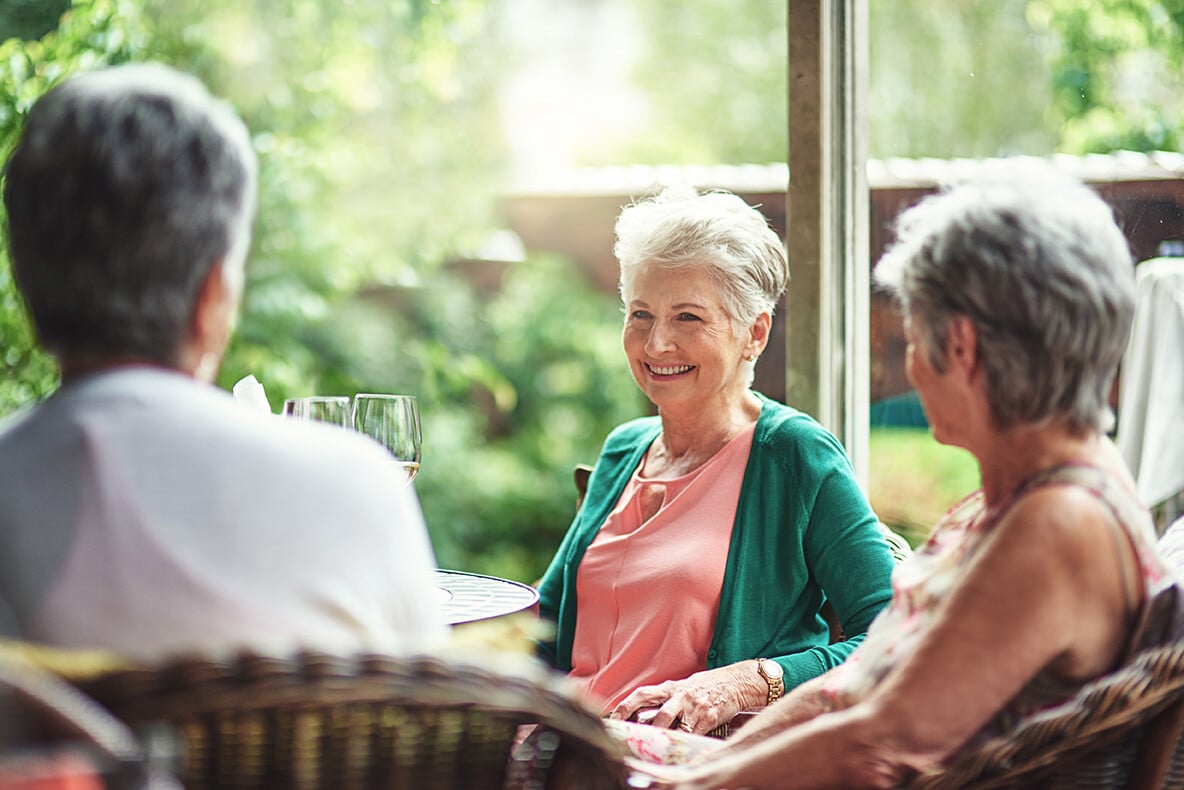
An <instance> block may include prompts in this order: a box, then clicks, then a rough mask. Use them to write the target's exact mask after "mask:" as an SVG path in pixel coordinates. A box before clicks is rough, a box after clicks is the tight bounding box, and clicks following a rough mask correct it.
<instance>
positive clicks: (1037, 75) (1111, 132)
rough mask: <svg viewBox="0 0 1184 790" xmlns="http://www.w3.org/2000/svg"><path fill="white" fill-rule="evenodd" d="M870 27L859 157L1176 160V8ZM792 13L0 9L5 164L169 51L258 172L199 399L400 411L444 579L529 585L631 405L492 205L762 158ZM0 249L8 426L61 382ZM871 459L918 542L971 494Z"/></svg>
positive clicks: (711, 8) (968, 475) (606, 318)
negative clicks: (413, 437) (111, 76)
mask: <svg viewBox="0 0 1184 790" xmlns="http://www.w3.org/2000/svg"><path fill="white" fill-rule="evenodd" d="M869 9H870V16H871V20H870V25H869V29H870V33H871V53H870V54H871V69H870V71H871V79H870V96H869V102H870V105H869V106H870V128H869V141H870V146H871V154H872V156H874V157H891V156H910V157H918V156H934V157H959V156H990V155H1000V154H1009V153H1028V154H1047V153H1052V152H1054V151H1065V152H1070V153H1084V152H1093V151H1111V150H1115V149H1120V148H1131V149H1136V150H1154V149H1172V148H1176V147H1178V145H1179V142H1180V134H1181V129H1182V119H1184V91H1182V90H1180V87H1181V85H1180V82H1181V77H1180V73H1181V65H1182V64H1181V58H1182V53H1184V44H1182V36H1184V33H1182V31H1184V0H1106V1H1105V2H1101V1H1099V2H1091V3H1083V2H1078V1H1077V0H958V2H946V3H933V2H930V0H869ZM785 24H786V8H785V4H784V3H779V2H776V0H728V1H727V2H724V1H723V0H699V1H698V2H695V3H689V4H688V3H687V2H686V1H685V0H679V1H678V2H676V0H74V2H73V3H70V2H63V0H0V40H3V43H2V44H0V156H4V157H7V154H8V152H9V150H10V149H11V146H12V145H13V143H14V141H15V139H16V135H17V134H18V133H19V130H20V127H21V123H22V119H23V116H24V113H25V112H26V111H27V110H28V108H29V106H30V104H31V103H32V101H33V100H34V99H35V98H36V97H37V96H39V95H40V94H42V93H43V92H44V91H45V90H47V89H48V88H49V87H51V86H52V85H53V84H55V83H56V82H58V81H60V80H61V79H62V78H63V77H65V76H66V75H68V74H70V73H72V72H74V71H77V70H80V69H89V68H94V67H97V66H101V65H103V64H110V63H120V62H124V61H129V60H144V59H155V60H161V61H164V62H168V63H172V64H174V65H176V66H178V67H180V68H182V69H185V70H187V71H190V72H193V73H195V74H197V75H198V76H200V77H201V78H202V79H203V80H204V81H205V82H206V83H207V84H208V85H209V86H210V87H211V89H212V90H213V91H214V92H215V93H218V94H220V95H222V96H225V97H227V98H228V99H229V100H230V101H231V102H232V103H233V104H234V106H235V107H236V108H237V109H238V111H239V112H240V113H241V114H242V116H243V117H244V118H245V119H246V121H247V123H248V125H249V126H250V128H251V129H252V132H253V135H254V144H255V147H256V149H257V151H258V154H259V157H260V165H261V171H260V172H261V183H260V211H259V217H258V221H257V224H256V231H255V239H254V246H253V250H252V254H251V261H250V268H249V273H248V274H249V283H248V290H247V297H246V301H245V304H244V311H243V315H242V319H241V322H240V325H239V328H238V332H237V334H236V337H235V339H234V341H233V344H232V346H231V348H230V350H229V353H228V356H227V359H226V361H225V364H224V366H223V369H222V374H221V378H220V380H219V384H220V385H222V386H224V387H227V388H229V387H230V386H231V385H232V384H233V383H234V382H235V381H236V380H237V379H239V378H240V377H242V376H243V375H246V374H247V373H253V374H254V375H255V376H257V377H258V378H259V380H260V381H262V382H263V383H264V384H265V385H266V387H267V391H268V394H269V396H270V398H271V401H272V405H273V407H274V408H275V409H277V410H278V407H279V404H280V402H281V401H282V400H283V399H284V398H286V397H291V396H297V395H307V394H314V393H324V394H327V393H346V394H351V393H354V392H360V391H371V392H408V393H414V394H416V395H418V396H419V398H420V400H421V411H422V416H423V424H424V433H425V438H426V441H425V452H424V467H423V470H422V472H421V474H420V476H419V477H418V478H417V482H416V487H417V489H418V491H419V494H420V498H421V501H422V504H423V509H424V512H425V515H426V518H427V521H428V524H429V528H430V530H431V533H432V538H433V541H434V543H435V546H436V549H437V554H438V558H439V560H440V562H441V564H442V565H444V566H450V567H457V568H463V569H466V570H473V571H482V572H489V573H496V574H499V575H503V576H507V577H510V578H515V579H520V580H524V581H529V580H532V579H534V578H537V577H538V576H539V575H540V573H541V572H542V570H543V567H544V565H545V563H546V562H547V560H548V559H549V557H550V555H551V552H552V551H553V550H554V548H555V546H556V544H557V543H558V540H559V538H560V536H561V535H562V533H563V530H564V529H565V528H566V526H567V524H568V522H569V521H570V518H571V515H572V511H573V507H574V489H573V487H572V485H571V480H570V470H571V468H572V466H573V464H575V463H576V462H580V461H585V462H586V461H591V460H592V459H594V458H595V457H596V454H597V450H598V447H599V444H600V441H601V440H602V439H603V437H604V435H605V434H606V433H607V431H608V430H609V429H610V428H611V427H612V426H613V425H615V424H617V423H619V422H621V421H622V420H624V419H627V418H630V417H633V416H636V415H639V414H641V413H644V412H645V411H646V408H647V405H646V404H645V403H644V402H643V400H642V399H641V397H640V396H639V394H638V392H637V390H636V388H635V387H634V385H633V383H632V381H631V379H630V376H629V373H628V369H627V366H626V365H625V363H624V360H623V358H622V354H621V352H620V348H619V326H620V312H619V306H618V304H617V299H616V297H615V295H614V294H611V293H605V292H603V291H602V290H598V289H597V288H595V287H594V286H593V284H592V283H590V282H588V281H587V280H585V279H584V276H583V275H582V274H581V273H580V272H579V271H578V270H577V269H576V268H574V267H573V266H572V265H571V263H570V261H567V260H565V259H563V258H561V257H558V256H555V255H546V254H541V253H537V252H532V251H522V250H520V249H515V248H514V244H513V239H507V235H506V228H505V222H504V220H503V219H502V218H501V216H500V215H499V212H498V199H499V196H500V195H501V194H502V193H503V191H504V190H505V189H506V188H507V184H509V183H512V182H513V181H514V180H515V179H516V178H520V177H521V176H522V174H523V173H528V172H539V171H545V170H548V169H555V168H561V167H574V166H580V165H604V164H634V163H641V164H661V163H676V164H703V165H712V164H748V163H768V162H783V161H784V160H785V151H786V113H787V105H788V99H787V95H788V85H787V82H788V80H787V73H786V68H785V59H786V35H785ZM609 77H612V79H613V80H615V82H608V81H606V80H607V79H608V78H609ZM532 169H533V170H532ZM0 256H3V257H4V260H3V261H0V415H3V414H5V413H8V412H11V411H12V410H14V409H16V408H19V407H20V406H22V405H25V404H28V403H31V402H34V401H36V400H37V399H39V398H41V397H44V396H45V395H46V394H48V393H49V392H51V391H52V390H53V388H54V387H55V386H56V371H55V369H54V367H53V364H52V362H51V361H50V360H48V359H47V358H46V357H45V356H44V355H43V354H41V353H40V352H39V351H38V350H37V349H36V347H35V344H34V342H33V338H32V337H31V335H30V331H29V328H28V325H27V322H26V321H25V318H24V315H23V312H22V307H21V304H20V301H19V298H18V296H17V295H16V293H15V292H14V289H13V287H12V282H11V277H10V273H9V269H8V265H7V255H6V252H5V251H4V250H3V249H2V248H0ZM872 451H873V458H872V476H871V489H870V493H871V497H872V500H873V504H874V505H875V506H876V507H877V509H878V510H879V511H880V512H881V514H882V515H883V516H884V517H885V519H886V520H888V521H890V522H891V523H894V524H897V525H899V526H900V527H901V528H902V529H903V530H905V531H906V532H908V533H909V534H910V536H911V537H912V538H913V539H914V540H916V539H919V537H920V536H921V535H922V534H923V533H924V530H925V529H927V528H928V526H929V525H931V524H932V522H933V520H934V519H935V518H936V517H937V516H938V515H940V513H941V512H942V511H943V510H944V509H945V508H946V507H948V505H949V504H951V503H952V502H953V501H954V500H955V499H957V498H958V497H960V496H961V495H963V494H965V493H966V492H967V491H969V490H970V489H971V488H973V487H974V485H975V483H976V478H977V472H976V470H975V469H974V467H973V464H972V463H971V461H970V459H969V456H967V455H966V454H965V453H963V452H962V451H958V450H951V449H949V448H941V447H938V446H937V445H936V444H934V443H933V441H932V440H931V439H930V438H929V437H928V434H927V433H926V432H925V431H923V430H920V431H917V430H913V431H885V432H878V433H877V434H876V435H875V436H874V437H873V444H872Z"/></svg>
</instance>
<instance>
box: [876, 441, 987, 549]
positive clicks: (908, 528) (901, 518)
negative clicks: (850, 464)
mask: <svg viewBox="0 0 1184 790" xmlns="http://www.w3.org/2000/svg"><path fill="white" fill-rule="evenodd" d="M870 450H871V452H870V458H871V463H870V464H869V468H868V498H869V499H870V500H871V503H872V507H873V508H874V509H875V511H876V513H877V514H879V516H880V519H881V520H882V521H883V522H884V523H885V524H888V525H889V526H891V527H892V528H893V529H895V530H896V531H897V532H899V533H900V534H901V535H904V536H905V538H907V539H908V541H909V543H911V544H913V545H914V546H915V545H917V543H919V542H921V541H922V540H924V539H925V537H926V536H927V535H928V534H929V532H930V530H932V529H933V527H934V526H936V525H937V522H938V520H939V519H940V518H941V517H942V515H944V514H945V512H946V511H947V510H949V509H950V507H951V506H953V505H954V504H955V503H957V502H958V501H959V500H960V499H962V498H963V497H965V496H966V495H967V494H969V493H970V492H971V491H974V490H975V489H977V488H978V487H979V472H978V463H977V462H976V461H975V460H974V456H972V455H971V454H970V453H968V452H967V451H965V450H963V449H961V448H958V447H950V446H947V445H944V444H939V443H938V442H937V440H936V439H934V438H933V435H932V434H931V433H929V431H927V430H923V429H916V428H874V429H872V432H871V443H870Z"/></svg>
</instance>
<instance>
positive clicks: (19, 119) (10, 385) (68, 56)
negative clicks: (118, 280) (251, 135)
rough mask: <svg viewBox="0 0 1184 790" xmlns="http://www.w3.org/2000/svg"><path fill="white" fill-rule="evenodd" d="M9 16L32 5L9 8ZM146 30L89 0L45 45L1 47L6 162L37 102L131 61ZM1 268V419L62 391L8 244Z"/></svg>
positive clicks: (123, 5) (115, 7) (124, 5)
mask: <svg viewBox="0 0 1184 790" xmlns="http://www.w3.org/2000/svg"><path fill="white" fill-rule="evenodd" d="M3 8H4V10H5V11H6V12H7V13H8V14H9V15H10V17H11V16H19V15H20V14H21V13H23V12H24V11H27V10H28V9H29V6H28V4H20V5H18V6H4V7H3ZM143 41H144V29H143V27H142V25H141V22H140V18H139V15H138V13H137V12H136V10H135V7H134V4H133V3H131V2H128V0H86V2H82V0H80V2H79V3H78V6H77V8H75V10H73V11H71V12H69V13H67V14H65V15H64V16H63V17H62V19H61V24H60V27H58V28H57V30H56V32H53V33H50V34H48V35H46V36H45V37H44V38H42V39H40V40H34V41H24V40H22V39H21V38H19V37H17V38H9V39H7V40H5V41H4V42H3V43H2V44H0V161H6V160H7V159H8V156H9V154H10V153H11V152H12V149H13V147H14V146H15V145H16V141H17V138H18V137H19V135H20V130H21V128H22V127H23V124H24V117H25V114H26V113H27V112H28V110H29V108H30V107H31V106H32V104H33V102H34V101H35V100H36V99H37V98H38V97H39V96H41V95H42V94H43V93H45V92H46V91H47V90H49V89H50V88H51V87H53V85H55V84H56V83H57V82H59V81H60V80H61V79H62V78H63V77H64V76H66V75H68V74H70V73H72V72H74V71H77V70H79V69H83V68H93V67H95V66H98V65H102V64H104V63H119V62H122V61H125V60H128V59H129V58H131V57H133V56H134V55H135V54H136V53H137V52H138V51H139V49H140V47H142V46H143ZM0 252H2V253H3V260H2V261H0V414H4V413H6V412H8V411H11V410H13V409H14V408H16V407H18V406H20V405H23V404H26V403H29V402H32V401H35V400H37V399H39V398H41V397H42V396H44V395H45V394H47V393H48V392H50V391H51V390H52V389H53V388H54V387H55V386H56V384H57V369H56V366H55V365H54V363H53V361H52V360H51V359H50V358H49V357H48V356H47V355H46V354H45V353H44V352H42V351H41V350H40V349H38V348H37V346H36V344H35V342H34V339H33V333H32V330H31V328H30V325H29V322H28V320H27V318H26V315H25V311H24V304H23V303H22V301H21V299H20V297H19V295H18V294H17V293H16V289H15V286H14V284H13V282H12V270H11V268H10V267H9V265H8V262H7V261H8V249H7V238H6V237H5V238H4V241H3V247H2V248H0Z"/></svg>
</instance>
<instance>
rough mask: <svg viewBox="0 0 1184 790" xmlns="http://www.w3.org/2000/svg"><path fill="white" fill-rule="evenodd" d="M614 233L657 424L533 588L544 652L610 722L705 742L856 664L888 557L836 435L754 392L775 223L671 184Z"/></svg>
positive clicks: (880, 596) (646, 425)
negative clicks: (838, 638) (548, 623)
mask: <svg viewBox="0 0 1184 790" xmlns="http://www.w3.org/2000/svg"><path fill="white" fill-rule="evenodd" d="M616 233H617V244H616V254H617V257H618V260H619V262H620V266H621V299H622V302H623V303H624V309H625V326H624V332H623V345H624V350H625V355H626V357H627V358H628V360H629V365H630V368H631V369H632V372H633V377H634V379H635V380H636V382H637V385H638V386H639V387H640V388H641V390H642V391H643V392H644V393H645V394H646V396H647V397H648V398H649V399H650V400H651V401H652V402H653V403H654V405H655V406H656V407H657V412H658V414H657V416H656V417H646V418H641V419H638V420H634V421H632V422H629V423H626V424H625V425H622V426H620V427H618V428H617V429H616V430H614V431H613V432H612V434H611V435H610V436H609V437H608V439H607V441H606V442H605V444H604V447H603V450H602V452H601V455H600V457H599V459H598V461H597V463H596V467H595V470H594V472H593V473H592V477H591V480H590V481H589V486H588V492H587V496H586V498H585V499H584V502H583V505H582V507H581V508H580V510H579V512H578V513H577V514H576V518H575V521H574V522H573V523H572V526H571V528H570V530H569V531H568V533H567V536H566V537H565V539H564V541H563V543H562V545H561V546H560V547H559V550H558V552H557V554H556V556H555V558H554V560H553V561H552V563H551V566H550V568H549V569H548V570H547V572H546V575H545V576H544V578H543V581H542V584H541V590H540V593H541V612H542V615H543V617H545V618H548V619H551V620H554V621H555V623H556V625H557V636H556V639H555V640H554V642H552V643H550V644H547V645H544V646H543V655H544V657H546V658H547V659H549V660H550V661H551V663H553V664H554V665H555V666H556V667H558V668H559V669H562V670H563V671H565V672H567V673H568V674H569V676H570V677H571V678H572V679H573V680H574V681H576V683H577V684H578V685H579V687H580V688H582V689H583V691H584V692H586V694H587V695H588V697H590V698H591V699H592V700H593V702H594V704H596V705H598V706H600V707H601V708H602V709H603V710H604V711H605V712H606V713H609V715H610V716H612V717H614V718H624V719H627V718H630V717H632V716H634V715H636V714H637V713H638V712H639V711H640V710H642V709H651V710H650V711H649V712H650V713H652V714H654V715H653V719H652V722H653V724H654V725H655V726H658V727H668V728H669V727H676V726H677V727H679V728H680V729H682V730H684V731H687V732H695V733H704V732H707V731H709V730H712V729H713V728H715V727H716V726H717V725H720V724H724V723H727V722H729V721H730V720H731V719H732V717H733V716H734V715H735V714H737V713H738V712H740V711H743V710H749V709H753V708H761V707H764V706H765V705H766V704H768V703H770V702H772V701H773V700H775V699H777V698H778V697H779V696H780V695H781V693H782V691H783V690H784V689H786V688H793V687H794V686H796V685H798V684H800V683H802V682H804V681H807V680H809V679H811V678H814V677H816V676H817V675H819V674H821V673H822V672H824V671H825V670H827V669H829V668H830V667H833V666H835V665H837V664H839V663H840V662H841V661H842V660H843V659H844V658H846V656H847V655H848V654H849V653H850V652H851V651H852V650H853V649H854V647H855V645H856V644H858V642H859V640H860V638H861V636H862V634H863V632H864V630H865V629H866V627H867V625H868V623H870V622H871V620H872V619H873V618H874V617H875V615H876V614H877V613H878V612H879V611H880V609H881V608H882V607H883V606H884V605H885V603H886V602H887V601H888V599H889V597H890V595H891V593H890V590H889V576H890V574H891V571H892V568H893V560H892V557H891V554H890V551H889V547H888V544H887V542H886V540H885V538H884V537H883V534H882V533H881V531H880V530H879V528H878V521H877V518H876V516H875V514H874V513H873V512H872V510H871V508H870V507H869V505H868V503H867V500H866V498H865V497H864V495H863V493H862V491H861V490H860V488H859V486H858V484H857V483H856V481H855V478H854V476H853V473H852V469H851V465H850V462H849V460H848V458H847V456H846V455H845V453H844V451H843V448H842V447H841V446H840V445H839V443H838V442H837V441H836V440H835V439H834V437H832V436H831V435H830V434H829V433H827V432H826V431H825V430H823V429H822V428H821V427H820V426H819V425H818V424H817V423H816V422H814V421H813V420H812V419H810V418H809V417H807V416H806V415H804V414H802V413H800V412H798V411H795V410H794V409H791V408H789V407H787V406H785V405H783V404H780V403H776V402H774V401H772V400H769V399H767V398H765V397H763V396H761V395H759V394H757V393H756V392H753V391H752V390H751V389H750V388H749V386H750V384H751V382H752V378H753V366H754V364H755V361H756V359H757V357H758V356H759V355H760V354H761V352H762V351H763V350H764V348H765V345H766V343H767V342H768V339H769V330H770V327H771V325H772V320H773V309H774V306H775V304H776V302H777V300H778V298H779V297H780V295H781V294H782V292H783V291H784V290H785V287H786V283H787V281H788V279H789V270H788V266H787V264H786V258H785V251H784V248H783V246H782V243H781V240H780V239H779V238H778V237H777V235H776V234H775V233H774V232H773V231H772V230H771V229H770V228H769V225H768V223H767V221H766V220H765V219H764V217H763V216H762V215H761V214H760V213H759V212H758V211H757V210H756V209H754V208H752V207H751V206H749V205H747V204H746V203H745V202H744V201H743V200H741V199H740V198H739V197H737V196H736V195H732V194H728V193H722V192H710V193H706V194H700V193H698V192H697V191H694V190H667V191H666V192H663V193H662V194H661V195H659V196H657V197H655V198H651V199H648V200H645V201H642V202H640V203H637V204H635V205H632V206H629V207H626V208H625V209H624V210H623V211H622V212H621V214H620V217H619V218H618V221H617V227H616ZM826 601H830V602H831V603H832V605H833V607H834V610H835V612H836V614H837V616H838V618H839V621H840V622H841V624H842V627H843V629H844V631H845V633H846V634H847V635H848V636H849V638H848V639H847V641H845V642H839V643H836V644H828V642H829V631H828V628H827V624H826V622H825V621H824V620H823V617H822V616H821V615H820V613H819V611H820V608H821V607H822V605H823V603H824V602H826Z"/></svg>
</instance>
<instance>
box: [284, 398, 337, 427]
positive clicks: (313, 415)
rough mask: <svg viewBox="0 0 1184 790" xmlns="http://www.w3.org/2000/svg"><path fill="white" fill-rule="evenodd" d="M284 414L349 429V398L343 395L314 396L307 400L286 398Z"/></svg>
mask: <svg viewBox="0 0 1184 790" xmlns="http://www.w3.org/2000/svg"><path fill="white" fill-rule="evenodd" d="M284 414H285V415H286V416H288V417H297V418H300V419H305V420H316V421H317V422H327V423H331V424H333V425H340V426H342V427H343V428H346V427H349V420H350V409H349V398H347V397H346V396H344V395H314V396H311V397H308V398H288V400H286V401H284Z"/></svg>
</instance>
